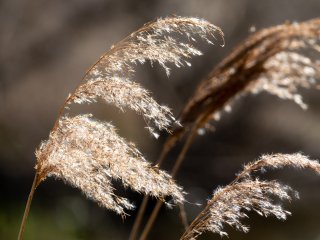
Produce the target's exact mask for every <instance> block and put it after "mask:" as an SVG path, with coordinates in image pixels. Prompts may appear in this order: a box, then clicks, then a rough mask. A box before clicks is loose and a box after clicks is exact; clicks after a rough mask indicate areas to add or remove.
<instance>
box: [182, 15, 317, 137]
mask: <svg viewBox="0 0 320 240" xmlns="http://www.w3.org/2000/svg"><path fill="white" fill-rule="evenodd" d="M319 36H320V19H313V20H310V21H306V22H302V23H291V24H289V23H286V24H283V25H279V26H275V27H271V28H266V29H263V30H261V31H259V32H257V33H255V34H253V35H251V36H249V37H248V38H247V39H246V40H244V42H242V43H241V44H239V45H238V46H237V47H236V48H235V50H234V51H233V52H232V53H231V54H230V55H229V56H228V57H227V58H225V59H224V61H222V62H221V63H220V64H219V65H218V66H216V67H215V68H214V69H213V71H212V72H211V73H210V74H209V76H208V78H207V79H205V80H204V81H203V82H201V83H200V85H199V86H198V88H197V90H196V91H195V93H194V96H193V97H192V98H191V99H190V100H189V102H188V103H187V105H186V107H185V108H184V110H183V111H182V114H181V116H180V119H179V120H180V121H181V123H182V124H183V126H184V128H186V127H187V126H188V125H190V124H194V123H195V122H196V120H197V119H198V122H199V127H203V126H204V125H205V124H206V123H207V122H208V121H209V120H211V119H215V118H217V115H219V114H220V112H221V110H223V108H224V107H226V106H228V104H231V103H232V101H233V100H234V99H236V97H237V96H241V95H244V94H247V93H254V94H255V93H259V92H261V91H266V92H268V93H271V94H273V95H276V96H278V97H280V98H282V99H289V100H293V101H294V102H296V103H297V104H298V105H300V106H301V107H302V108H303V109H305V108H306V107H307V105H306V104H305V103H304V102H303V100H302V97H301V95H300V94H299V93H298V88H300V87H302V88H310V87H312V86H316V80H317V79H320V70H319V69H320V61H319V58H318V57H319V53H320V38H319ZM227 109H229V108H227ZM199 118H201V119H199ZM180 131H181V130H180ZM178 132H179V131H178Z"/></svg>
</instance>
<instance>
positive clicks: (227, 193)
mask: <svg viewBox="0 0 320 240" xmlns="http://www.w3.org/2000/svg"><path fill="white" fill-rule="evenodd" d="M286 166H288V167H294V168H298V169H311V170H312V171H314V172H316V173H317V174H319V175H320V164H319V162H317V161H314V160H310V159H309V158H308V157H306V156H304V155H302V154H300V153H296V154H272V155H263V156H262V157H261V158H260V159H258V160H257V161H255V162H252V163H249V164H247V165H245V166H244V170H243V171H242V172H240V173H239V174H238V176H237V178H236V179H235V180H234V181H233V182H232V183H231V184H229V185H227V186H225V187H223V188H219V189H217V190H216V191H215V193H214V194H213V196H212V198H211V199H210V200H209V201H208V204H207V206H206V207H205V209H204V210H203V211H202V212H201V213H200V214H199V215H198V217H197V218H196V219H195V220H194V221H193V222H192V223H191V224H190V226H189V228H188V229H187V230H186V231H185V233H184V234H183V236H182V237H181V239H183V240H187V239H196V238H197V237H198V236H200V235H201V234H202V233H204V232H208V231H209V232H213V233H217V234H220V235H221V236H227V235H228V234H227V232H225V230H224V227H225V226H226V225H229V226H231V227H234V228H235V229H237V230H239V231H242V232H248V231H249V227H248V226H246V225H244V224H243V223H242V222H241V220H242V219H243V218H246V217H248V216H247V214H246V213H247V212H249V211H254V212H256V213H258V214H259V215H262V216H265V217H268V216H275V217H276V218H278V219H281V220H285V219H286V217H287V216H288V215H290V214H291V213H290V212H289V211H287V210H285V209H284V208H283V207H282V206H281V205H279V204H278V203H277V202H276V201H274V197H276V198H278V199H280V200H289V201H290V200H291V198H292V196H294V197H298V193H297V192H295V191H293V190H292V189H291V188H290V187H289V186H287V185H283V184H280V183H279V182H277V181H261V180H258V179H255V178H253V176H252V174H253V173H254V172H256V171H259V170H262V169H266V168H273V169H278V168H282V167H286Z"/></svg>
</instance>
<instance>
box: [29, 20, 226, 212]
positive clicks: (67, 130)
mask: <svg viewBox="0 0 320 240" xmlns="http://www.w3.org/2000/svg"><path fill="white" fill-rule="evenodd" d="M173 33H174V34H178V36H179V35H182V36H184V37H186V38H189V40H195V39H194V38H193V37H192V36H194V37H199V38H201V39H204V40H206V41H207V42H209V43H212V42H211V40H213V39H215V34H216V33H217V35H219V36H221V37H222V32H221V30H220V29H219V28H218V27H216V26H214V25H212V24H210V23H209V22H207V21H205V20H201V19H197V18H183V17H171V18H165V19H159V20H157V21H155V22H151V23H148V24H146V25H144V26H143V27H142V28H140V29H139V30H137V31H136V32H134V33H132V34H131V35H129V36H128V37H127V38H125V39H124V40H122V41H120V42H119V43H118V44H116V45H115V46H113V47H112V48H111V49H110V50H109V51H108V52H107V53H105V54H104V55H103V56H102V57H101V58H100V59H99V60H98V61H97V62H96V63H95V64H94V65H93V66H92V67H91V68H90V69H89V71H88V72H87V73H86V74H85V76H84V78H83V82H82V83H81V84H80V85H79V86H78V87H77V88H76V90H75V92H74V93H72V94H70V95H69V96H68V98H67V99H66V100H65V103H64V105H63V107H62V109H61V111H60V113H59V116H58V119H57V121H56V123H55V126H54V128H53V130H52V131H51V133H50V137H49V140H48V141H46V142H43V143H42V144H41V146H40V147H39V149H38V150H37V151H36V156H37V165H36V170H37V181H36V185H35V186H37V185H38V184H39V183H40V182H41V181H43V180H44V179H45V178H46V177H48V176H54V177H56V178H58V179H62V180H63V181H65V182H67V183H69V184H71V185H73V186H75V187H78V188H80V189H81V190H82V191H83V192H84V193H85V194H86V195H87V196H88V197H89V198H91V199H93V200H95V201H97V202H98V203H99V204H100V205H101V206H104V207H106V208H109V209H111V210H114V211H116V212H117V213H119V214H124V213H125V212H124V210H125V209H131V208H132V207H133V205H132V204H131V203H130V202H129V201H128V200H127V199H125V198H122V197H118V196H117V195H116V194H115V193H114V190H113V188H112V184H111V180H112V179H119V180H121V182H122V183H123V185H124V186H129V187H131V188H132V189H134V190H136V191H138V192H142V193H144V194H148V195H151V196H155V197H157V198H160V199H161V200H164V198H165V196H172V197H173V199H174V201H175V202H176V203H181V202H183V201H184V196H183V195H184V193H183V191H182V189H181V188H180V187H178V186H177V185H176V184H175V183H174V181H173V180H172V178H171V176H170V175H168V174H166V173H165V172H163V171H160V170H159V169H158V168H157V167H152V166H151V165H150V164H149V163H148V162H147V161H146V160H145V159H144V158H143V157H142V155H141V153H140V152H139V151H138V150H137V149H136V148H135V146H134V145H133V144H131V143H128V142H126V141H125V140H124V139H122V138H121V137H120V136H118V134H117V133H116V131H115V129H114V127H113V126H112V125H111V124H109V123H101V122H98V121H95V120H94V119H93V118H92V116H90V115H78V116H76V117H67V116H65V115H63V113H64V110H65V109H66V108H68V106H69V105H70V104H72V103H79V104H81V103H85V102H89V103H91V102H95V101H97V99H98V98H102V99H103V100H105V101H106V102H107V103H110V104H113V105H115V106H116V107H118V108H120V109H121V110H124V109H125V108H130V109H132V110H134V111H135V112H137V113H139V114H142V115H143V117H144V119H145V120H146V122H147V124H148V129H149V130H150V132H151V133H153V134H154V135H156V133H155V130H154V128H155V127H156V128H158V129H159V130H163V129H164V130H167V131H169V127H170V125H171V124H172V123H173V122H174V121H175V119H174V117H173V115H172V113H171V111H170V109H169V108H167V107H166V106H162V105H159V104H158V103H157V102H156V101H155V100H154V99H153V98H152V97H151V95H150V93H149V92H148V91H147V90H145V89H144V88H142V87H141V86H139V84H137V83H135V82H133V81H131V77H132V74H133V73H134V67H133V66H134V64H136V63H144V62H145V61H146V60H150V62H151V63H153V62H158V63H159V64H160V65H161V66H162V67H164V68H165V70H166V72H167V74H169V67H168V66H167V65H166V64H168V63H173V64H175V65H176V66H177V67H180V66H182V65H184V64H187V65H189V63H188V62H187V60H188V59H189V58H191V56H194V55H200V54H201V52H200V51H199V50H197V49H196V48H194V47H193V46H192V45H191V44H188V43H184V42H183V41H179V40H178V39H177V37H178V36H176V38H174V37H171V36H169V35H170V34H173Z"/></svg>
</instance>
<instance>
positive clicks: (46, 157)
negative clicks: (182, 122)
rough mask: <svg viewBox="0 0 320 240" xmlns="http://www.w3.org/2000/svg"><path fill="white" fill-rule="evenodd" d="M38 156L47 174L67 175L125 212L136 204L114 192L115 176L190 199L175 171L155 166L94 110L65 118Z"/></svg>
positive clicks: (128, 183) (129, 184) (87, 191)
mask: <svg viewBox="0 0 320 240" xmlns="http://www.w3.org/2000/svg"><path fill="white" fill-rule="evenodd" d="M36 156H37V160H38V164H37V172H38V174H39V176H40V177H41V178H42V179H43V178H45V177H47V176H54V177H56V178H58V179H62V180H63V181H65V182H67V183H69V184H71V185H73V186H75V187H77V188H80V189H81V190H82V191H83V192H84V193H85V194H86V195H87V196H88V197H89V198H91V199H93V200H95V201H96V202H98V203H99V204H100V205H101V206H104V207H106V208H109V209H111V210H114V211H116V212H117V213H119V214H124V209H131V208H133V205H132V204H131V203H130V202H129V201H128V200H127V199H125V198H121V197H119V196H117V195H116V194H115V193H114V190H113V187H112V183H111V180H112V179H119V180H121V182H122V183H123V185H124V186H126V187H131V188H132V189H134V190H135V191H138V192H142V193H144V194H148V195H152V196H155V197H158V198H161V199H164V198H165V196H172V197H173V199H174V200H175V202H183V201H184V196H183V192H182V189H181V188H180V187H178V186H177V185H176V184H175V183H174V181H173V180H172V178H171V177H170V175H169V174H167V173H165V172H164V171H161V170H159V169H158V168H156V167H152V166H151V165H150V164H149V163H148V162H147V161H146V160H145V159H144V158H143V156H142V155H141V153H140V152H139V151H138V150H137V149H136V148H135V146H134V145H133V144H131V143H128V142H126V141H125V140H124V139H123V138H121V137H120V136H118V134H117V133H116V130H115V128H114V127H113V126H112V125H111V124H109V123H102V122H98V121H96V120H94V119H93V118H92V117H91V115H78V116H76V117H72V118H70V117H63V118H62V119H61V120H60V123H59V128H58V129H57V130H56V131H54V132H51V134H50V137H49V140H48V141H46V142H45V143H43V144H42V145H41V147H40V148H39V149H38V150H37V152H36Z"/></svg>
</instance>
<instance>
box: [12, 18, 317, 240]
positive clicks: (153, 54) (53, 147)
mask: <svg viewBox="0 0 320 240" xmlns="http://www.w3.org/2000/svg"><path fill="white" fill-rule="evenodd" d="M319 36H320V19H313V20H310V21H306V22H302V23H286V24H283V25H279V26H275V27H271V28H266V29H263V30H261V31H258V32H256V33H254V34H252V35H251V36H249V37H248V38H247V39H246V40H245V41H244V42H242V43H241V44H239V45H238V47H236V48H235V49H234V50H233V51H232V52H231V53H230V54H229V55H228V56H227V57H226V58H225V59H224V60H223V61H222V62H221V63H220V64H218V65H217V66H216V67H215V68H214V69H213V70H212V72H211V73H210V74H209V75H208V77H207V78H206V79H205V80H203V81H202V82H201V83H200V84H199V85H198V88H197V89H196V91H195V93H194V94H193V96H192V97H191V98H190V99H189V101H188V102H187V104H186V105H185V107H184V109H183V111H182V112H181V114H180V116H179V118H178V119H176V118H175V117H174V116H173V114H172V112H171V110H170V108H168V107H167V106H163V105H160V104H159V103H157V101H156V100H154V99H153V97H152V95H151V93H150V92H148V90H146V89H145V88H143V87H142V86H141V85H139V84H138V83H137V82H136V81H134V80H133V79H134V72H135V69H134V66H135V65H136V64H137V63H141V64H143V63H145V62H146V61H149V62H150V63H151V64H153V63H158V64H160V66H162V67H163V68H164V69H165V72H166V73H167V75H169V74H170V67H169V66H172V64H173V65H175V66H177V67H181V66H185V65H186V66H190V63H189V61H188V60H189V59H190V58H191V57H193V56H197V55H201V54H202V53H201V51H200V50H198V49H197V48H196V47H195V46H194V45H193V44H192V43H193V42H195V41H197V39H202V40H205V41H206V42H208V43H209V44H220V45H224V36H223V33H222V31H221V29H220V28H219V27H217V26H215V25H213V24H211V23H209V22H207V21H206V20H203V19H198V18H190V17H177V16H174V17H168V18H163V19H158V20H156V21H154V22H150V23H147V24H145V25H144V26H143V27H141V28H140V29H138V30H137V31H135V32H133V33H132V34H130V35H129V36H128V37H126V38H124V39H123V40H122V41H120V42H119V43H117V44H115V45H114V46H113V47H112V48H111V49H110V50H109V51H107V52H106V53H105V54H103V55H102V56H101V57H100V59H99V60H98V61H97V62H96V63H95V64H94V65H93V66H92V67H91V68H90V69H89V70H88V71H87V72H86V73H85V75H84V77H83V79H82V81H81V83H80V84H79V85H78V87H77V88H76V89H75V90H74V91H73V92H72V93H70V94H69V96H68V97H67V98H66V100H65V102H64V104H63V106H62V107H61V109H60V111H59V113H58V117H57V120H56V122H55V124H54V126H53V129H52V130H51V132H50V134H49V138H48V140H46V141H44V142H42V143H41V144H40V146H39V148H38V149H37V150H36V159H37V163H36V166H35V170H36V171H35V177H34V182H33V185H32V188H31V192H30V195H29V198H28V201H27V205H26V209H25V213H24V216H23V220H22V223H21V228H20V232H19V236H18V239H22V236H23V231H24V228H25V225H26V219H27V216H28V213H29V210H30V205H31V201H32V198H33V195H34V193H35V190H36V188H37V187H38V186H39V184H40V183H42V182H43V181H44V180H45V179H46V178H47V177H51V176H52V177H54V178H56V179H61V180H63V181H64V182H65V183H67V184H70V185H72V186H74V187H76V188H79V189H80V190H81V191H82V192H83V193H84V194H85V195H86V196H87V197H88V198H90V199H92V200H93V201H95V202H97V203H98V204H99V205H100V206H102V207H105V208H107V209H109V210H112V211H114V212H116V213H117V214H120V215H121V216H125V215H127V211H129V210H132V209H133V208H134V204H133V203H132V202H131V201H130V200H129V199H126V198H124V197H122V196H118V195H117V194H116V193H115V190H114V188H113V185H112V180H114V179H117V180H120V181H121V183H122V184H123V185H124V186H125V187H129V188H131V189H133V190H135V191H137V192H140V193H143V194H144V195H145V197H144V199H143V201H142V204H141V205H140V208H139V212H138V214H137V218H136V220H135V223H134V226H133V228H132V232H131V234H130V236H129V238H130V239H132V240H133V239H142V240H143V239H146V238H147V236H148V234H149V232H150V230H151V229H152V226H153V223H154V221H155V219H156V217H157V214H158V212H159V210H160V207H161V205H162V204H163V203H167V204H168V201H167V200H168V197H169V198H171V199H172V200H173V203H174V204H177V205H179V206H180V209H181V213H182V214H181V215H182V216H185V212H184V210H183V209H184V208H183V204H184V203H185V201H186V193H185V192H184V190H183V188H182V187H181V186H179V185H178V184H177V183H176V182H175V180H174V177H175V175H176V174H177V172H178V170H179V167H180V166H181V164H182V161H183V159H184V157H185V155H186V153H187V151H188V149H189V147H190V145H191V144H192V142H193V141H194V137H195V135H197V133H198V131H199V129H203V128H206V127H208V126H209V125H210V124H212V122H213V121H214V120H216V119H217V118H219V115H220V113H221V112H222V111H224V109H226V108H228V106H229V105H230V104H232V102H233V101H234V100H236V99H238V98H239V96H243V95H245V94H249V93H252V94H257V93H259V92H262V91H266V92H268V93H270V94H272V95H276V96H278V97H280V98H282V99H288V100H292V101H294V102H295V103H297V104H298V105H299V106H301V107H302V108H303V109H306V107H307V105H306V104H305V103H304V102H303V100H302V96H301V95H300V94H299V92H298V90H299V88H311V87H317V81H316V80H317V79H319V78H320V70H319V67H320V61H318V60H317V59H316V57H317V56H319V52H320V45H319V43H320V37H319ZM182 39H183V40H182ZM317 54H318V55H317ZM99 99H101V100H103V101H105V102H106V103H107V104H112V105H114V106H116V107H117V108H119V109H120V110H121V111H125V110H126V109H131V110H133V111H135V112H136V113H137V114H139V115H141V116H142V117H143V118H144V120H145V122H146V126H147V127H146V128H147V129H148V131H149V132H150V133H151V134H152V135H153V136H155V137H158V132H159V131H162V130H164V131H167V132H168V133H169V134H168V138H167V141H166V142H165V144H164V146H163V149H162V152H161V154H160V156H159V159H158V161H157V162H155V163H154V164H151V163H150V162H148V161H147V160H146V159H145V158H144V157H143V155H142V153H141V152H140V151H139V150H138V149H137V147H136V146H135V145H134V144H133V143H131V142H128V141H127V140H125V139H124V138H122V137H121V136H119V134H118V133H117V130H116V128H115V127H114V126H113V125H112V124H111V123H107V122H102V121H98V120H96V119H95V118H94V117H93V116H92V115H91V114H87V115H76V116H69V114H68V109H69V108H70V105H72V104H83V103H89V104H91V103H94V102H96V101H97V100H99ZM178 141H184V145H183V148H182V150H181V152H180V154H179V156H178V158H177V159H176V162H175V164H174V167H173V169H172V170H171V172H170V173H167V172H165V171H163V170H161V169H160V166H161V164H162V163H163V161H164V160H165V159H166V156H167V154H168V153H169V151H170V150H171V149H173V148H174V146H175V144H176V143H177V142H178ZM286 166H289V167H295V168H302V169H306V168H307V169H311V170H313V171H314V172H316V173H317V174H320V164H319V163H318V162H317V161H315V160H310V159H309V158H308V157H307V156H305V155H303V154H301V153H296V154H280V153H279V154H272V155H263V156H262V157H260V158H259V159H258V160H256V161H254V162H252V163H249V164H247V165H245V166H244V168H243V170H242V171H241V172H240V173H239V174H238V175H237V177H236V178H235V180H234V181H232V182H231V183H230V184H229V185H227V186H225V187H221V188H219V189H216V190H215V192H214V194H213V196H212V198H211V199H210V200H209V201H208V203H207V205H206V206H205V207H204V209H203V210H202V212H201V213H200V214H199V215H198V216H197V217H196V218H195V219H194V220H193V221H192V222H191V223H190V224H189V223H188V221H187V220H186V219H185V218H183V220H184V224H185V227H186V230H185V232H184V233H183V235H182V236H181V239H196V238H197V237H198V236H199V235H201V234H202V233H204V232H207V231H209V232H213V233H217V234H219V235H221V236H224V235H227V232H226V231H225V230H224V229H225V226H226V225H230V226H232V227H234V228H236V229H237V230H240V231H243V232H247V231H248V230H249V228H248V227H247V226H246V225H244V224H243V223H242V222H241V219H242V218H244V217H247V215H246V213H247V212H249V211H255V212H257V213H258V214H260V215H262V216H266V217H267V216H272V215H273V216H275V217H277V218H278V219H286V217H287V216H288V215H290V212H289V211H287V210H285V209H284V208H283V207H282V206H281V205H278V204H277V202H276V201H275V200H274V199H275V198H278V199H280V200H291V198H293V197H297V196H298V194H297V193H296V192H295V191H294V190H292V189H291V188H290V187H289V186H287V185H283V184H280V183H279V182H278V181H276V180H274V181H264V180H260V179H258V178H257V177H256V176H255V175H256V174H257V173H258V172H259V171H260V170H261V169H278V168H282V167H286ZM149 196H153V197H156V198H157V199H158V202H157V204H156V206H155V208H154V210H153V212H152V214H151V216H150V218H149V220H148V221H147V224H146V226H145V227H144V229H143V230H142V231H140V227H141V222H142V218H143V217H144V216H145V208H146V205H147V203H148V197H149ZM139 234H140V236H138V235H139Z"/></svg>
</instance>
